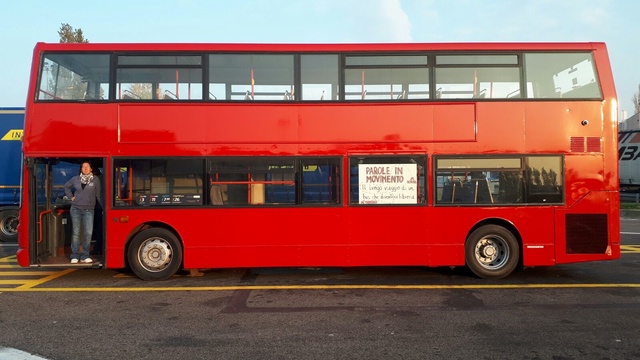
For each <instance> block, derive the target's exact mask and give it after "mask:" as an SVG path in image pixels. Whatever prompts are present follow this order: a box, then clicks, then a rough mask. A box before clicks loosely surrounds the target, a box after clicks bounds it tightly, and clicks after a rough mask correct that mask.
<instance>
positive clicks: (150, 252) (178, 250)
mask: <svg viewBox="0 0 640 360" xmlns="http://www.w3.org/2000/svg"><path fill="white" fill-rule="evenodd" d="M127 259H128V260H129V266H130V267H131V270H132V271H133V273H134V274H136V275H137V276H138V277H139V278H140V279H142V280H166V279H168V278H170V277H171V276H173V275H174V274H175V273H176V272H177V271H178V270H179V269H180V265H181V264H182V246H181V244H180V241H179V240H178V238H177V237H176V236H175V235H174V234H173V233H172V232H170V231H168V230H165V229H162V228H150V229H147V230H143V231H141V232H139V233H138V234H136V235H135V236H134V237H133V239H132V240H131V243H130V244H129V250H128V252H127Z"/></svg>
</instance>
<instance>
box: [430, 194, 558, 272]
mask: <svg viewBox="0 0 640 360" xmlns="http://www.w3.org/2000/svg"><path fill="white" fill-rule="evenodd" d="M489 214H490V215H489ZM553 216H554V209H553V208H552V207H548V206H545V207H530V208H527V211H514V208H513V207H501V208H486V207H466V208H465V207H436V208H435V209H434V212H433V217H432V220H433V223H434V224H438V225H437V226H434V227H432V228H431V229H430V230H429V245H430V261H429V264H430V265H432V266H449V265H463V264H464V263H465V259H464V255H465V254H464V251H465V250H464V244H465V242H466V239H467V237H468V235H469V234H470V233H471V232H472V230H473V229H474V228H475V227H476V226H478V225H482V224H490V223H498V224H505V223H506V224H511V225H512V226H513V227H514V228H515V231H516V232H517V234H515V235H519V236H520V238H521V241H522V258H523V263H524V265H527V266H529V265H540V266H546V265H554V263H555V257H554V252H555V246H554V233H555V230H554V229H555V226H554V218H553Z"/></svg>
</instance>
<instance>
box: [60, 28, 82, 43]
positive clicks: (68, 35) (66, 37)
mask: <svg viewBox="0 0 640 360" xmlns="http://www.w3.org/2000/svg"><path fill="white" fill-rule="evenodd" d="M58 35H60V43H88V42H89V39H85V38H84V34H83V33H82V29H80V28H78V29H75V30H74V29H73V26H71V25H69V24H67V23H63V24H62V25H61V26H60V30H58Z"/></svg>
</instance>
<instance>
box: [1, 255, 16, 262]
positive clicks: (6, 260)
mask: <svg viewBox="0 0 640 360" xmlns="http://www.w3.org/2000/svg"><path fill="white" fill-rule="evenodd" d="M0 263H16V264H17V261H16V256H15V255H12V256H6V257H3V258H0Z"/></svg>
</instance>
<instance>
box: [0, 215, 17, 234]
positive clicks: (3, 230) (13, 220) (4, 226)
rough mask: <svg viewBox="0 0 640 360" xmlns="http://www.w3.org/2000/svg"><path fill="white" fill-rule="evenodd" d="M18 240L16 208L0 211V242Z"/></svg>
mask: <svg viewBox="0 0 640 360" xmlns="http://www.w3.org/2000/svg"><path fill="white" fill-rule="evenodd" d="M16 241H18V210H15V209H6V210H2V211H0V242H16Z"/></svg>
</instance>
